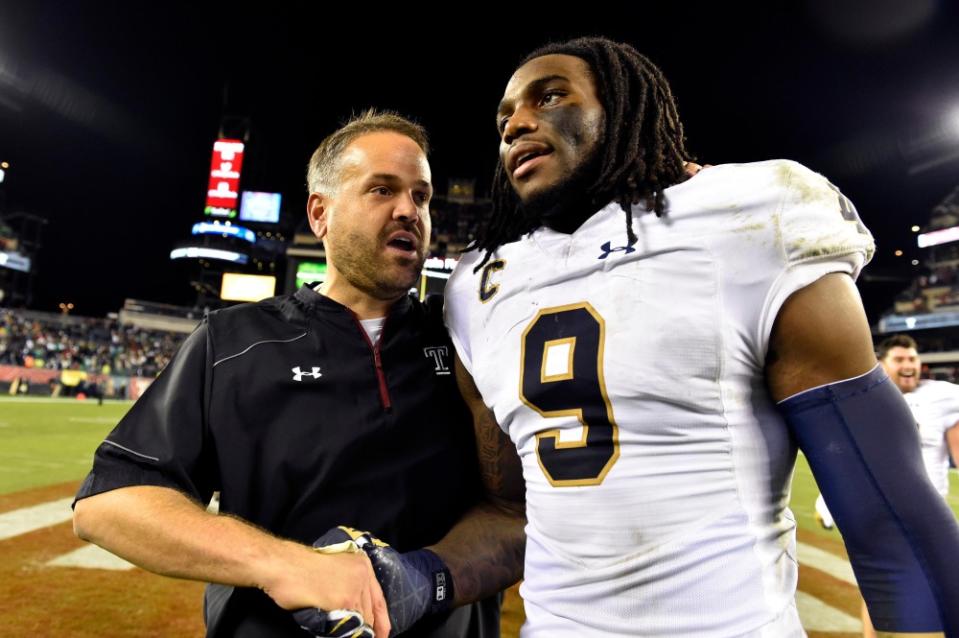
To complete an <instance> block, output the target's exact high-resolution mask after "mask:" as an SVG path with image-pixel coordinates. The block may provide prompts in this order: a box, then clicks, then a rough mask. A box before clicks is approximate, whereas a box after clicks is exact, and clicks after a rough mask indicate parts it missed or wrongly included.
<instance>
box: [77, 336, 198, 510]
mask: <svg viewBox="0 0 959 638" xmlns="http://www.w3.org/2000/svg"><path fill="white" fill-rule="evenodd" d="M210 360H211V352H210V344H209V339H208V335H207V325H206V322H204V323H202V324H200V326H199V327H198V328H197V329H196V331H194V332H193V334H191V335H190V336H189V337H188V338H187V339H186V341H184V342H183V345H181V346H180V349H179V350H178V351H177V353H176V355H175V356H174V357H173V359H172V360H171V361H170V363H169V365H168V366H167V367H166V369H164V370H163V372H162V373H161V374H160V376H159V377H158V378H157V379H156V381H154V382H153V383H152V384H151V385H150V387H149V388H147V390H146V392H145V393H144V394H143V396H141V397H140V398H139V399H138V400H137V402H136V403H135V404H134V405H133V407H132V408H130V411H129V412H128V413H127V414H126V416H124V417H123V419H121V421H120V423H119V424H118V425H117V426H116V428H114V429H113V431H112V432H110V434H109V435H107V437H106V440H105V441H104V442H103V443H101V444H100V446H99V447H98V448H97V450H96V452H95V454H94V457H93V469H92V470H91V471H90V474H89V475H87V478H86V479H85V480H84V482H83V484H82V485H81V486H80V491H79V492H78V493H77V499H78V500H79V499H81V498H86V497H88V496H93V495H94V494H99V493H101V492H107V491H109V490H114V489H117V488H120V487H127V486H131V485H157V486H161V487H170V488H174V489H177V490H179V491H181V492H185V493H186V494H188V495H190V496H192V497H193V498H196V499H197V500H200V501H201V502H206V501H208V500H209V499H210V496H211V495H212V492H213V491H214V490H215V489H217V487H216V486H215V485H214V481H213V478H212V477H213V476H214V475H215V474H214V469H215V460H214V459H213V458H210V457H212V456H213V455H212V454H211V453H210V452H209V450H211V449H212V446H210V445H208V444H207V439H208V434H207V431H208V428H207V416H208V415H207V405H208V403H207V396H209V395H208V390H209V388H208V384H209V382H210V376H211V373H210V370H211V368H210V366H209V365H208V362H209V361H210Z"/></svg>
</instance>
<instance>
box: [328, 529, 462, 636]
mask: <svg viewBox="0 0 959 638" xmlns="http://www.w3.org/2000/svg"><path fill="white" fill-rule="evenodd" d="M350 543H353V544H354V545H355V546H356V547H359V548H360V549H361V550H362V551H364V552H366V555H367V556H369V558H370V562H371V563H372V564H373V571H374V573H375V574H376V580H377V581H379V583H380V588H381V589H382V590H383V596H384V597H385V598H386V605H387V610H388V613H389V616H390V624H391V625H392V630H391V632H390V636H396V635H397V634H400V633H403V632H404V631H406V630H407V629H409V628H410V627H411V626H412V625H413V624H414V623H415V622H416V621H417V620H419V619H420V618H422V617H423V616H425V615H427V614H435V613H440V612H443V611H446V610H447V609H449V608H450V607H452V605H453V578H452V576H451V575H450V571H449V568H447V566H446V563H444V562H443V560H442V559H441V558H440V557H439V556H437V555H436V554H434V553H433V552H431V551H430V550H428V549H419V550H416V551H412V552H406V553H404V554H401V553H399V552H397V551H396V550H395V549H393V548H392V547H390V546H389V545H387V544H386V543H384V542H383V541H381V540H380V539H378V538H376V537H375V536H373V535H372V534H369V533H366V532H359V531H357V530H354V529H351V528H349V527H337V528H334V529H331V530H329V531H328V532H327V533H326V534H324V535H323V536H321V537H320V538H319V539H317V541H316V542H315V543H313V547H314V548H322V547H331V546H332V547H337V548H339V547H342V546H349V544H350ZM340 551H342V550H340Z"/></svg>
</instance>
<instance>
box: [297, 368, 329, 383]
mask: <svg viewBox="0 0 959 638" xmlns="http://www.w3.org/2000/svg"><path fill="white" fill-rule="evenodd" d="M291 372H293V380H294V381H302V380H303V377H313V378H314V379H319V378H320V377H322V376H323V375H322V374H321V373H320V367H319V366H313V371H312V372H303V371H302V370H300V366H296V367H295V368H293V369H292V370H291Z"/></svg>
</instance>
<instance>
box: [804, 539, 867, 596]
mask: <svg viewBox="0 0 959 638" xmlns="http://www.w3.org/2000/svg"><path fill="white" fill-rule="evenodd" d="M796 549H797V551H798V553H799V562H800V563H801V564H803V565H807V566H809V567H814V568H816V569H818V570H819V571H821V572H826V573H827V574H829V575H830V576H832V577H833V578H838V579H839V580H841V581H843V582H845V583H849V584H850V585H853V586H857V585H856V576H855V575H854V574H853V573H852V566H851V565H850V564H849V563H848V562H846V561H845V560H843V559H842V558H839V557H838V556H834V555H832V554H830V553H829V552H824V551H823V550H821V549H819V548H818V547H813V546H812V545H808V544H806V543H796Z"/></svg>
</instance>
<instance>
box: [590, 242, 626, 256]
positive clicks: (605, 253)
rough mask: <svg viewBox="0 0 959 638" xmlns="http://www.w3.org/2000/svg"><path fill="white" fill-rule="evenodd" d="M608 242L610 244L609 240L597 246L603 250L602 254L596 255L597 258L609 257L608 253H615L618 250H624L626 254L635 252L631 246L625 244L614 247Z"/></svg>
mask: <svg viewBox="0 0 959 638" xmlns="http://www.w3.org/2000/svg"><path fill="white" fill-rule="evenodd" d="M609 244H610V242H606V243H605V244H603V245H602V246H600V247H599V248H600V250H602V251H603V254H602V255H600V256H599V257H597V259H606V258H607V257H609V256H610V255H612V254H613V253H616V252H619V251H623V252H625V253H626V254H627V255H628V254H629V253H634V252H636V249H635V248H633V247H632V246H629V245H626V246H617V247H616V248H610V245H609Z"/></svg>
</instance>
